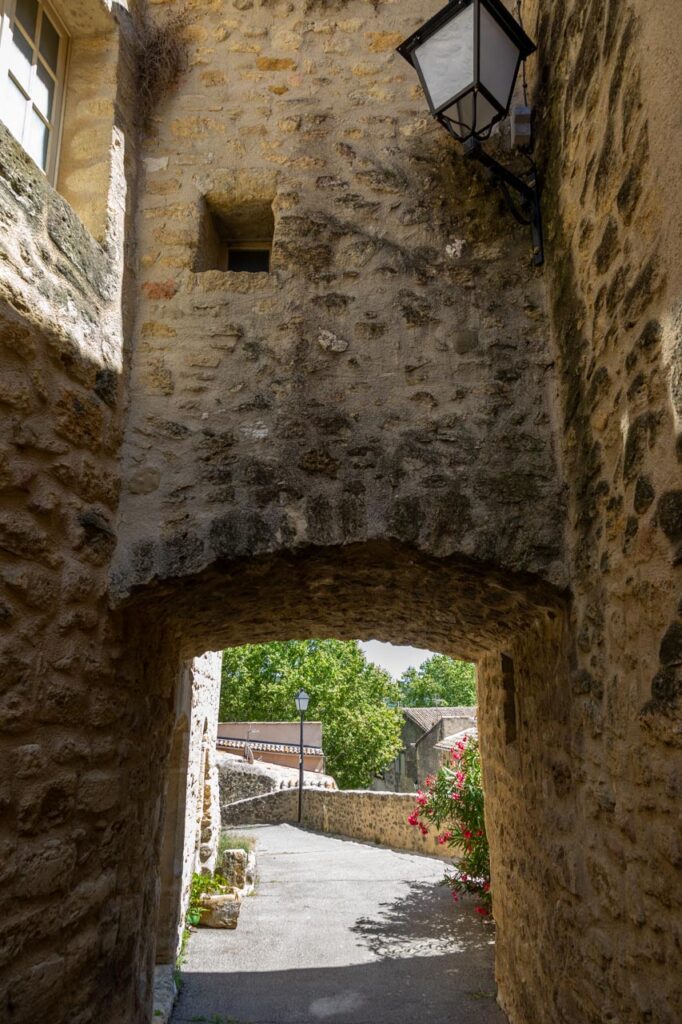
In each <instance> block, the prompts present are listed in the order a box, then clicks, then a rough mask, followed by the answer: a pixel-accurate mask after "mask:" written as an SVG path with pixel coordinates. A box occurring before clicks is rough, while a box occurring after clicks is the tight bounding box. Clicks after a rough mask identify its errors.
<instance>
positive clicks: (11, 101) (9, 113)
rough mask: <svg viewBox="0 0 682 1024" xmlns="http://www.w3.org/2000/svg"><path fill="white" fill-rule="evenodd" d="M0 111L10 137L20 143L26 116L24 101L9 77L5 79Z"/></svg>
mask: <svg viewBox="0 0 682 1024" xmlns="http://www.w3.org/2000/svg"><path fill="white" fill-rule="evenodd" d="M0 110H2V119H3V121H4V122H5V124H6V125H7V127H8V128H9V130H10V131H11V133H12V135H13V136H14V137H15V139H18V140H19V142H21V137H22V135H23V131H24V116H25V114H26V99H25V97H24V94H23V93H22V92H21V90H20V89H18V88H17V87H16V85H15V84H14V82H13V81H12V79H11V78H10V77H9V75H8V76H7V78H6V79H5V84H4V88H3V96H2V105H1V106H0Z"/></svg>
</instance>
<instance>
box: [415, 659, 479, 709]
mask: <svg viewBox="0 0 682 1024" xmlns="http://www.w3.org/2000/svg"><path fill="white" fill-rule="evenodd" d="M398 685H399V687H400V691H401V698H400V699H401V702H402V704H403V707H406V708H435V707H470V706H472V705H474V704H475V703H476V666H475V665H472V664H471V662H468V661H454V659H453V658H448V657H446V656H445V655H444V654H434V655H433V657H431V658H429V659H428V661H425V662H424V663H423V664H422V665H420V666H419V668H418V669H415V668H408V669H407V671H406V672H404V673H403V676H402V678H401V679H400V682H399V684H398Z"/></svg>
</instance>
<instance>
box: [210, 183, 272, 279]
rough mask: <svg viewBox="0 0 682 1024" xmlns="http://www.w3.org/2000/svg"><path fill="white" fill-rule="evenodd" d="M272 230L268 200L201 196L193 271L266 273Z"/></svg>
mask: <svg viewBox="0 0 682 1024" xmlns="http://www.w3.org/2000/svg"><path fill="white" fill-rule="evenodd" d="M274 233H275V218H274V214H273V212H272V201H271V200H250V201H248V202H237V201H236V200H235V199H234V198H233V197H228V196H225V195H220V194H210V195H207V196H205V197H204V203H203V210H202V218H201V228H200V232H199V243H198V247H197V254H196V260H195V267H194V269H195V271H196V272H197V273H202V272H203V271H206V270H220V271H231V272H232V273H246V274H267V273H269V272H270V253H271V250H272V240H273V236H274Z"/></svg>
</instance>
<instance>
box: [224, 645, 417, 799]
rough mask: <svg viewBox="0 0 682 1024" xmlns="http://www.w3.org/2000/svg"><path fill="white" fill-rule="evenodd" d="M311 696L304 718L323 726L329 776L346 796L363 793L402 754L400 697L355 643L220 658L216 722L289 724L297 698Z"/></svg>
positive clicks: (252, 649) (269, 648)
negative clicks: (347, 792)
mask: <svg viewBox="0 0 682 1024" xmlns="http://www.w3.org/2000/svg"><path fill="white" fill-rule="evenodd" d="M301 687H303V688H304V689H305V690H306V691H307V692H308V694H309V695H310V705H309V707H308V712H307V715H306V717H307V718H308V719H309V720H310V721H320V722H322V725H323V729H324V733H323V735H324V752H325V755H326V758H327V771H328V772H329V773H330V774H331V775H333V776H334V778H335V779H336V781H337V784H338V785H339V786H340V787H341V788H343V789H349V788H353V787H356V788H362V787H364V786H368V785H369V783H370V781H371V778H372V776H373V775H374V774H375V773H377V772H379V771H381V770H382V769H383V768H385V767H386V765H387V764H390V762H391V761H392V760H393V759H394V758H395V757H396V756H397V754H398V752H399V751H400V749H401V739H400V733H401V726H402V715H401V714H400V712H399V711H398V710H396V708H395V706H394V705H396V704H399V703H400V695H399V691H398V687H397V685H396V683H394V681H393V680H392V679H391V677H390V675H389V674H388V673H387V672H385V671H383V669H380V668H378V667H377V666H376V665H372V664H370V663H369V662H368V661H367V660H366V658H365V656H364V654H363V653H362V651H361V649H360V647H359V646H358V644H357V643H356V642H355V641H347V642H342V641H340V640H290V641H287V642H284V643H269V644H249V645H248V646H245V647H232V648H230V649H228V650H226V651H225V652H224V653H223V671H222V687H221V696H220V720H221V721H223V722H247V721H294V720H296V718H297V717H298V716H297V712H296V706H295V703H294V697H295V695H296V693H297V692H298V690H300V689H301Z"/></svg>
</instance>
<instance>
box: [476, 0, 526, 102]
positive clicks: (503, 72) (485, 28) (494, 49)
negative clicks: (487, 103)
mask: <svg viewBox="0 0 682 1024" xmlns="http://www.w3.org/2000/svg"><path fill="white" fill-rule="evenodd" d="M480 10H481V15H480V17H481V21H480V43H479V46H480V80H481V84H482V85H483V86H485V88H486V89H487V90H488V92H489V93H491V94H492V96H494V98H495V99H496V100H497V102H498V103H499V105H500V107H501V108H502V109H503V110H505V111H506V110H507V108H508V106H509V101H510V99H511V92H512V88H513V86H514V80H515V78H516V70H517V67H518V63H519V57H520V52H519V48H518V46H517V45H516V43H515V42H514V41H513V40H512V39H510V38H509V36H508V35H507V33H506V32H505V31H504V29H503V28H502V26H501V25H500V23H499V21H498V20H497V19H496V18H493V16H492V14H490V12H489V11H488V9H487V7H486V6H485V4H481V7H480Z"/></svg>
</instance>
